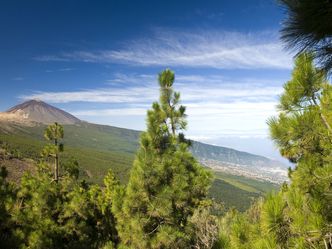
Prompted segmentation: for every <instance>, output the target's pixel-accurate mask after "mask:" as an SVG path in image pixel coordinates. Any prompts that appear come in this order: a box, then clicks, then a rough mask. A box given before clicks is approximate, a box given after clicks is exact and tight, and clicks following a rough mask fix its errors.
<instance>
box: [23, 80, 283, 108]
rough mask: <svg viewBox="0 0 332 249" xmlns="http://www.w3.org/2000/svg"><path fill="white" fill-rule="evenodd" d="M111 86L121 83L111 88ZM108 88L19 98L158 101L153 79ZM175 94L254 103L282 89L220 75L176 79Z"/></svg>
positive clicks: (188, 98) (192, 99)
mask: <svg viewBox="0 0 332 249" xmlns="http://www.w3.org/2000/svg"><path fill="white" fill-rule="evenodd" d="M112 83H125V84H124V85H123V87H121V88H117V87H112ZM109 84H110V87H108V88H100V89H85V90H80V91H70V92H69V91H68V92H34V93H32V94H29V95H22V96H19V98H20V99H22V100H27V99H36V98H38V99H41V100H44V101H46V102H49V103H70V102H94V103H123V104H126V103H135V104H138V103H151V102H152V101H154V100H157V98H158V91H159V90H158V86H157V84H156V77H155V76H153V75H146V74H143V75H135V74H133V75H124V74H115V75H114V78H112V79H110V80H109ZM175 87H176V90H177V91H179V92H181V93H182V100H183V101H184V102H188V103H194V102H197V101H198V102H200V101H209V102H211V101H213V102H215V103H218V102H223V101H224V102H233V101H234V100H239V99H241V100H246V101H249V102H257V101H260V100H262V99H264V100H271V99H275V98H276V96H277V95H278V94H280V93H281V92H282V87H280V86H278V85H277V84H276V82H275V81H271V80H268V79H266V80H264V79H253V78H252V79H230V78H224V77H222V76H220V75H207V76H203V75H178V76H177V77H176V85H175Z"/></svg>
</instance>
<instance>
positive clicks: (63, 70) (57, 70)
mask: <svg viewBox="0 0 332 249" xmlns="http://www.w3.org/2000/svg"><path fill="white" fill-rule="evenodd" d="M73 70H75V68H71V67H66V68H60V69H48V70H46V71H45V72H46V73H54V72H69V71H73Z"/></svg>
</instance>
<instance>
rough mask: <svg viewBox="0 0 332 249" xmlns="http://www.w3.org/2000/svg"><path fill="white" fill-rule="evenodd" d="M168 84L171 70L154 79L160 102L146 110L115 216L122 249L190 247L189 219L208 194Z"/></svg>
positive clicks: (177, 98) (206, 176)
mask: <svg viewBox="0 0 332 249" xmlns="http://www.w3.org/2000/svg"><path fill="white" fill-rule="evenodd" d="M173 83H174V73H173V72H172V71H171V70H169V69H166V70H165V71H163V72H161V73H160V74H159V86H160V100H159V102H155V103H153V105H152V110H149V111H148V115H147V131H146V132H143V134H142V135H141V139H140V148H139V150H138V152H137V155H136V159H135V161H134V165H133V168H132V171H131V174H130V179H129V183H128V185H127V188H126V190H125V191H122V193H123V194H122V195H123V196H122V197H121V198H122V199H123V202H122V207H121V208H120V210H118V211H117V212H116V214H115V215H116V218H117V222H118V223H119V224H118V231H119V235H120V238H121V240H122V244H123V245H122V246H123V247H124V248H136V249H140V248H141V249H148V248H189V247H190V246H189V245H190V243H192V241H193V237H192V236H191V235H190V234H192V233H190V229H191V228H190V225H189V223H190V222H189V219H190V217H191V216H192V214H193V212H194V210H195V209H196V208H197V207H198V206H199V205H200V203H201V201H202V200H204V199H205V198H206V195H207V190H208V186H209V183H210V174H209V173H208V172H207V171H206V170H205V169H204V168H203V167H202V166H201V165H200V164H199V163H198V162H197V161H196V160H195V159H194V157H193V156H192V154H191V153H190V152H189V149H188V148H189V142H188V141H187V140H186V139H185V138H184V135H183V133H182V132H183V131H184V130H185V128H186V124H187V122H186V119H185V118H186V114H185V107H184V106H182V105H180V94H179V93H177V92H174V90H173ZM118 193H121V191H118Z"/></svg>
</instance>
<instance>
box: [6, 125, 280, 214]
mask: <svg viewBox="0 0 332 249" xmlns="http://www.w3.org/2000/svg"><path fill="white" fill-rule="evenodd" d="M44 129H45V126H44V125H40V126H36V127H5V129H4V127H3V126H0V141H5V142H7V143H8V144H9V145H10V147H12V148H16V149H18V150H19V151H21V152H22V154H23V156H24V157H27V158H33V159H38V158H39V154H40V151H41V149H42V147H43V146H44V145H45V144H46V141H45V140H44V139H43V131H44ZM8 130H10V132H8ZM64 130H65V139H64V144H65V152H64V153H63V155H62V158H63V160H67V159H69V158H71V157H73V158H75V159H77V160H78V162H79V164H80V167H81V168H82V172H83V174H82V176H83V177H85V178H88V179H89V180H90V181H92V182H95V183H101V182H102V179H103V177H104V175H105V174H106V173H107V171H108V170H109V169H110V168H111V169H112V170H113V172H114V173H115V174H116V175H117V176H118V177H119V179H120V180H121V181H122V182H126V181H127V179H128V176H129V171H130V168H131V165H132V161H133V159H134V155H135V151H136V149H137V146H138V138H139V132H137V131H132V130H127V129H122V128H116V127H110V126H101V125H94V124H82V125H80V126H76V125H65V126H64ZM6 133H7V134H6ZM214 174H215V180H214V182H213V184H212V186H211V189H210V195H211V196H212V197H213V198H215V199H216V200H218V201H223V202H224V204H225V206H226V207H235V208H237V209H239V210H245V209H246V208H247V207H248V206H249V205H250V202H251V201H252V200H253V199H254V198H257V197H258V196H260V195H262V194H264V193H265V192H266V191H270V190H272V189H275V188H276V186H274V185H272V184H271V183H268V182H260V181H256V180H252V179H248V178H245V177H242V176H232V175H227V174H224V173H222V172H215V173H214Z"/></svg>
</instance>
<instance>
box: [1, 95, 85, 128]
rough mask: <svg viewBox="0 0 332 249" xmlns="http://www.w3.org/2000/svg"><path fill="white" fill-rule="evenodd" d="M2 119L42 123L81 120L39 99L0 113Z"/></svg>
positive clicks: (71, 122) (62, 122)
mask: <svg viewBox="0 0 332 249" xmlns="http://www.w3.org/2000/svg"><path fill="white" fill-rule="evenodd" d="M0 119H2V120H13V121H16V122H37V123H42V124H51V123H54V122H58V123H59V124H77V123H80V122H81V120H80V119H78V118H76V117H75V116H73V115H71V114H69V113H68V112H65V111H63V110H61V109H59V108H56V107H54V106H51V105H49V104H47V103H45V102H43V101H40V100H29V101H26V102H24V103H22V104H19V105H16V106H14V107H12V108H10V109H9V110H7V111H6V112H4V113H1V114H0Z"/></svg>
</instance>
